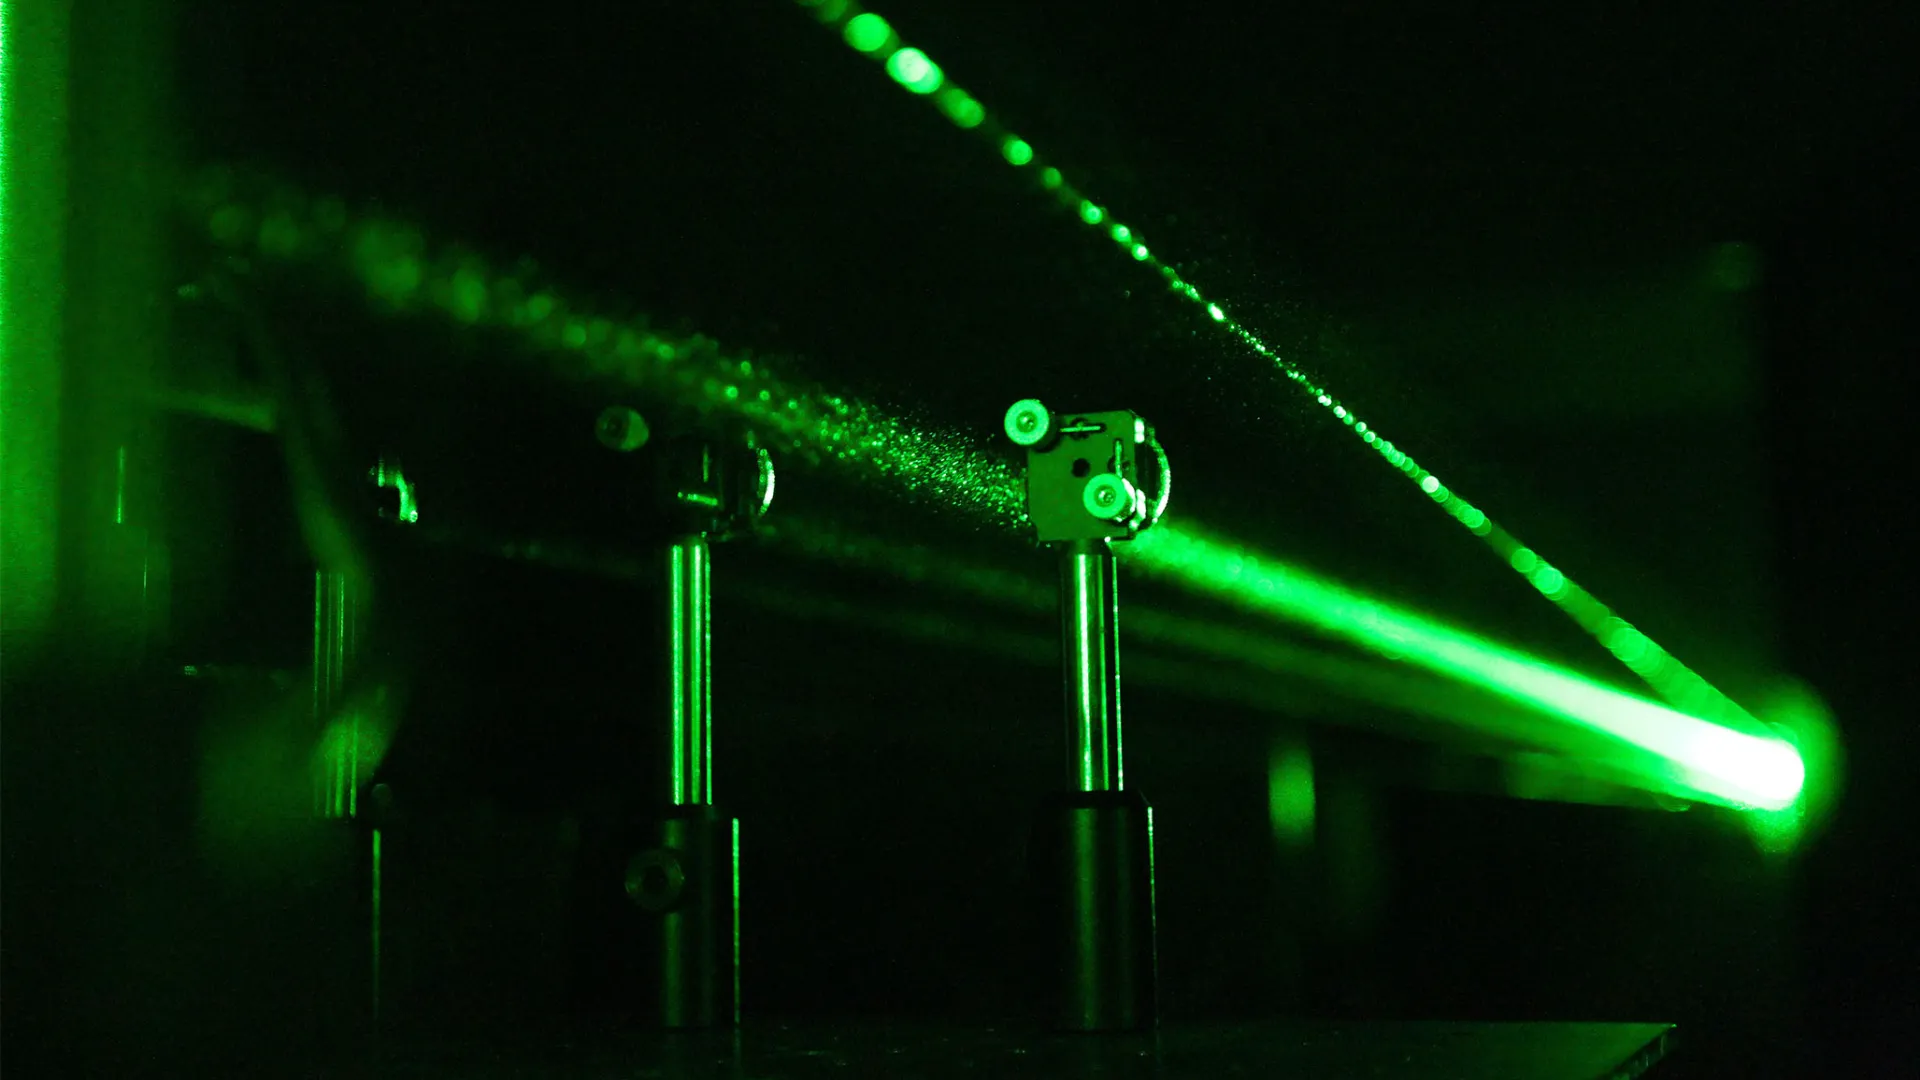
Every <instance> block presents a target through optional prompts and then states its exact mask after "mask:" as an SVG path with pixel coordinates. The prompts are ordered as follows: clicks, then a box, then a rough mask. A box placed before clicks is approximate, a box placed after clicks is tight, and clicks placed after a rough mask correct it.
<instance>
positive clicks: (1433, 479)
mask: <svg viewBox="0 0 1920 1080" xmlns="http://www.w3.org/2000/svg"><path fill="white" fill-rule="evenodd" d="M1420 490H1421V491H1424V492H1426V493H1427V494H1429V495H1431V494H1433V493H1434V492H1436V491H1439V490H1440V478H1439V477H1437V476H1429V477H1427V478H1426V479H1425V480H1422V481H1420Z"/></svg>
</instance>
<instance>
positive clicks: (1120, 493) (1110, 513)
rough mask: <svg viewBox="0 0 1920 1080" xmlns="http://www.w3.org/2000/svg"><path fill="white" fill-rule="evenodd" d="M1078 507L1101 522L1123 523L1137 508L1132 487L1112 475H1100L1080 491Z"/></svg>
mask: <svg viewBox="0 0 1920 1080" xmlns="http://www.w3.org/2000/svg"><path fill="white" fill-rule="evenodd" d="M1080 505H1082V506H1084V507H1086V508H1087V513H1089V514H1092V515H1093V516H1094V517H1097V518H1099V519H1100V520H1101V521H1125V520H1127V519H1128V518H1130V517H1132V516H1133V514H1134V511H1135V510H1137V509H1138V508H1139V501H1138V497H1137V496H1136V495H1135V493H1134V490H1133V485H1132V484H1129V483H1127V482H1126V480H1125V479H1123V478H1121V477H1118V476H1115V475H1114V474H1112V473H1101V474H1100V475H1099V476H1096V477H1094V478H1093V479H1091V480H1089V481H1087V486H1086V487H1084V488H1082V489H1080Z"/></svg>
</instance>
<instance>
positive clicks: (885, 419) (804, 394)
mask: <svg viewBox="0 0 1920 1080" xmlns="http://www.w3.org/2000/svg"><path fill="white" fill-rule="evenodd" d="M868 33H869V34H871V33H873V31H868ZM863 40H864V39H863ZM186 202H187V204H188V205H187V210H188V213H190V214H192V215H195V216H197V217H198V219H199V220H200V221H202V222H204V223H205V227H206V231H207V234H208V235H209V236H210V237H211V238H212V239H213V240H214V242H215V243H216V244H217V245H219V246H220V247H221V248H223V249H224V250H226V251H228V252H231V253H233V254H236V255H245V256H249V257H253V258H258V259H261V260H263V261H269V262H274V263H279V264H292V265H299V266H303V267H306V268H309V269H313V270H317V271H320V272H322V273H332V274H336V275H341V276H344V277H346V278H348V279H349V280H351V281H353V282H355V283H357V284H358V285H359V286H360V287H361V288H362V289H364V291H365V293H366V295H367V298H368V300H369V301H371V302H372V303H373V304H374V305H376V306H377V307H379V308H381V309H383V310H386V311H389V312H393V313H396V314H400V313H406V312H427V313H432V314H437V315H440V316H442V317H445V318H447V319H449V320H450V321H452V322H453V323H454V324H456V325H458V326H461V327H467V328H473V329H480V330H489V331H494V332H500V333H505V334H507V335H510V336H512V337H513V338H515V339H517V340H519V341H520V342H521V343H523V344H525V345H528V346H531V349H530V350H529V355H530V356H533V357H538V358H539V359H540V360H541V361H542V362H543V363H544V364H545V365H546V366H547V368H548V370H549V371H550V372H551V373H553V374H555V375H558V376H560V377H562V378H566V379H570V380H572V381H577V382H592V383H603V384H607V385H609V386H614V387H618V386H627V387H634V388H638V389H641V390H647V391H654V392H657V393H658V394H659V396H661V397H663V398H666V399H668V400H670V401H673V402H675V403H677V404H679V405H680V406H682V407H685V408H689V409H691V410H693V411H695V412H696V413H698V414H700V415H701V416H703V417H710V418H715V419H723V420H728V421H733V422H739V423H742V424H744V425H746V426H747V427H749V428H750V429H751V430H753V431H754V432H755V433H756V434H757V435H758V436H759V437H760V438H761V439H762V440H763V445H766V446H767V447H768V448H770V449H774V450H779V451H782V452H785V453H788V454H791V455H793V456H795V457H798V458H800V459H803V460H807V461H810V462H814V463H818V464H823V465H826V466H829V467H834V466H843V467H849V468H854V469H858V470H861V471H863V472H864V473H865V474H866V475H868V476H870V477H874V478H878V479H880V480H882V481H884V482H886V483H888V484H889V485H890V486H892V487H893V488H895V489H896V490H897V491H899V492H901V493H903V494H905V495H906V496H908V497H909V498H912V499H915V500H916V501H918V502H921V503H923V504H926V505H930V506H936V507H941V508H950V509H955V510H958V511H960V512H961V513H963V514H965V515H968V516H970V517H972V518H973V519H974V520H976V521H979V522H982V523H986V524H991V525H994V526H1013V525H1018V524H1020V523H1021V522H1023V521H1025V519H1026V508H1025V494H1024V491H1023V489H1022V486H1021V483H1020V480H1019V477H1018V476H1017V475H1016V474H1015V472H1014V470H1013V468H1012V466H1010V465H1009V464H1008V463H1007V462H1006V460H1005V459H1004V458H1003V457H1001V456H997V455H994V454H990V453H986V452H984V451H982V450H981V449H980V448H979V447H978V445H977V439H976V438H975V437H974V435H973V434H971V433H962V432H957V431H943V430H939V429H936V428H930V427H927V426H924V425H918V424H914V423H910V422H909V421H908V420H906V419H904V418H902V417H899V416H895V415H891V414H889V413H887V412H885V411H883V410H881V409H879V408H876V407H874V406H872V405H868V404H865V403H863V402H859V401H855V400H852V399H849V398H846V397H843V396H840V395H838V394H834V393H831V392H828V391H826V390H824V389H822V388H820V387H817V386H811V385H806V384H802V383H797V382H791V381H787V380H782V379H780V378H777V377H776V376H775V375H774V374H773V373H772V372H771V371H770V370H769V369H768V368H767V366H766V365H765V364H758V365H756V364H755V363H754V361H753V360H752V359H751V358H750V357H749V356H747V355H745V354H740V353H735V352H730V351H728V350H725V349H723V348H721V346H720V345H719V343H718V342H715V341H714V340H713V339H711V338H708V337H705V336H702V335H698V334H694V335H682V334H671V333H667V332H664V331H660V330H656V329H654V328H653V327H651V326H650V325H649V324H648V323H647V321H646V320H645V319H641V318H632V317H619V316H615V315H613V314H610V313H607V312H602V311H596V310H594V309H593V308H592V307H590V306H588V305H587V304H586V303H584V302H582V301H581V300H579V299H577V298H575V297H574V296H572V295H570V294H569V293H568V292H567V291H566V290H564V289H563V288H561V287H560V286H558V285H556V284H554V283H553V282H551V281H548V280H547V279H546V278H545V276H543V275H542V274H540V273H539V272H538V270H537V269H535V268H534V267H533V266H532V264H531V263H525V262H523V263H520V264H516V265H513V266H506V267H502V266H499V265H496V264H494V263H492V262H490V261H488V260H487V259H485V258H483V257H482V256H480V255H479V254H477V253H475V252H473V251H471V250H469V249H466V248H463V247H461V246H459V245H455V244H448V243H441V242H436V241H433V240H430V239H429V238H428V237H427V236H426V234H425V233H423V232H422V231H421V230H420V229H419V228H417V227H415V226H413V225H409V224H406V223H404V222H400V221H395V220H392V219H388V218H383V217H378V216H370V215H357V214H353V213H351V212H349V210H348V209H347V207H346V204H345V203H344V202H342V201H341V200H338V199H331V198H315V197H312V196H309V195H308V194H306V193H305V192H302V191H300V190H298V189H297V188H295V187H293V186H291V185H287V184H281V183H275V182H273V181H271V180H267V179H265V178H262V177H254V176H244V175H241V174H238V173H236V172H234V171H232V170H229V169H224V168H214V169H209V170H207V171H206V172H205V173H204V174H203V175H202V176H201V177H200V178H199V180H198V182H197V183H195V184H193V185H191V187H190V189H189V190H188V192H187V195H186Z"/></svg>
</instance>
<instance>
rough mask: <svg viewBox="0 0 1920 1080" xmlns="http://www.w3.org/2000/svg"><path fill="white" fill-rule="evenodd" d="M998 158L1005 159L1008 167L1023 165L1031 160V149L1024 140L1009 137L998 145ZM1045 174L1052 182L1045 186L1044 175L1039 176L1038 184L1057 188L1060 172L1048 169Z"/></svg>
mask: <svg viewBox="0 0 1920 1080" xmlns="http://www.w3.org/2000/svg"><path fill="white" fill-rule="evenodd" d="M1000 156H1001V157H1004V158H1006V159H1007V164H1009V165H1025V164H1026V163H1027V162H1029V161H1032V160H1033V147H1031V146H1028V145H1027V141H1026V140H1025V139H1017V138H1014V137H1013V136H1011V135H1009V136H1007V141H1006V142H1003V143H1001V144H1000ZM1046 172H1047V173H1051V174H1052V180H1053V182H1052V183H1051V184H1047V179H1048V178H1047V176H1046V175H1045V174H1042V175H1041V177H1040V182H1041V183H1043V184H1047V186H1048V187H1053V186H1057V185H1058V184H1059V183H1060V170H1058V169H1048V170H1046Z"/></svg>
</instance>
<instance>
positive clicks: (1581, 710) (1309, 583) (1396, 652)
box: [1128, 524, 1806, 810]
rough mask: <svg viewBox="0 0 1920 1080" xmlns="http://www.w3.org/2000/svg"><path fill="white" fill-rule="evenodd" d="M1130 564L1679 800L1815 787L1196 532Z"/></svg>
mask: <svg viewBox="0 0 1920 1080" xmlns="http://www.w3.org/2000/svg"><path fill="white" fill-rule="evenodd" d="M1128 554H1129V555H1130V558H1129V560H1128V561H1129V562H1130V563H1131V564H1132V565H1133V566H1135V567H1138V568H1139V569H1141V570H1142V571H1144V572H1146V573H1149V574H1158V575H1166V576H1170V577H1173V578H1175V579H1177V580H1178V581H1180V582H1182V583H1183V584H1186V585H1189V586H1192V587H1197V588H1201V589H1204V590H1206V591H1210V592H1213V593H1215V594H1217V595H1219V596H1220V597H1222V598H1223V599H1226V600H1228V601H1230V602H1232V603H1235V604H1238V605H1240V606H1242V607H1245V608H1248V609H1250V610H1254V611H1259V612H1262V613H1264V614H1269V615H1274V616H1277V617H1279V618H1283V619H1286V620H1289V621H1292V622H1298V623H1301V624H1303V625H1306V626H1309V627H1312V628H1314V629H1315V630H1318V631H1319V632H1321V633H1324V634H1327V635H1329V636H1331V637H1334V638H1338V639H1341V640H1345V641H1348V642H1350V643H1352V644H1355V645H1359V646H1361V647H1363V648H1366V649H1370V650H1373V651H1376V652H1380V653H1382V654H1385V655H1388V656H1391V657H1394V658H1397V659H1400V660H1402V661H1404V662H1406V663H1409V664H1413V665H1416V666H1419V667H1422V668H1425V669H1427V670H1429V671H1432V672H1435V673H1436V674H1441V675H1444V676H1446V677H1448V678H1452V679H1457V680H1459V681H1461V682H1464V683H1467V684H1469V685H1472V686H1477V687H1480V688H1481V689H1484V690H1487V691H1489V692H1491V693H1494V694H1497V695H1500V696H1502V697H1506V698H1509V699H1511V700H1513V701H1516V702H1519V703H1522V704H1525V705H1529V706H1532V707H1535V708H1538V709H1542V710H1544V711H1547V712H1549V713H1551V714H1552V715H1554V716H1557V717H1558V718H1559V719H1561V720H1564V721H1566V722H1568V723H1570V724H1574V725H1577V726H1580V727H1583V728H1585V729H1587V730H1589V731H1591V732H1594V733H1597V734H1600V735H1603V736H1606V737H1607V738H1609V739H1610V740H1612V742H1613V744H1614V745H1615V746H1616V748H1617V750H1618V754H1617V760H1616V761H1615V762H1613V764H1615V765H1617V766H1619V767H1621V768H1625V769H1630V770H1632V771H1634V772H1636V773H1638V774H1640V775H1642V776H1645V777H1647V778H1649V779H1650V780H1654V781H1656V782H1664V783H1668V784H1671V785H1673V788H1674V789H1677V790H1682V791H1686V792H1690V793H1693V794H1695V795H1698V796H1704V797H1709V798H1713V799H1716V800H1718V801H1723V802H1729V803H1733V804H1737V805H1742V806H1754V807H1760V808H1763V809H1770V810H1771V809H1780V808H1782V807H1786V806H1790V805H1792V803H1793V802H1794V800H1795V798H1796V797H1797V796H1798V795H1799V793H1800V789H1801V787H1802V786H1803V784H1804V783H1805V780H1806V767H1805V763H1804V762H1803V761H1802V760H1801V758H1800V755H1799V753H1798V751H1796V750H1795V749H1794V747H1793V744H1792V743H1790V742H1788V741H1786V740H1784V739H1781V738H1778V737H1776V736H1773V735H1771V734H1761V733H1760V732H1765V731H1767V730H1768V729H1766V728H1765V727H1764V726H1763V725H1760V724H1759V722H1758V721H1753V729H1752V731H1744V730H1736V729H1735V728H1733V727H1729V726H1725V725H1722V724H1719V723H1715V722H1713V721H1711V720H1708V719H1703V718H1700V717H1698V716H1691V715H1688V714H1686V713H1683V712H1680V711H1677V710H1675V709H1672V708H1668V707H1666V706H1663V705H1658V704H1655V703H1654V702H1651V701H1648V700H1645V699H1643V698H1638V697H1635V696H1633V695H1630V694H1627V693H1624V692H1622V691H1619V690H1616V689H1614V688H1612V687H1609V686H1605V685H1603V684H1601V683H1597V682H1594V681H1593V680H1591V679H1588V678H1586V677H1584V676H1581V675H1579V674H1577V673H1574V672H1571V671H1567V670H1564V669H1560V668H1556V667H1554V666H1552V665H1550V664H1548V663H1546V662H1544V661H1541V660H1539V659H1538V658H1535V657H1531V656H1528V655H1526V654H1525V653H1523V652H1520V651H1519V650H1516V649H1513V648H1511V647H1508V646H1505V645H1500V644H1497V643H1495V642H1493V641H1491V640H1488V639H1485V638H1481V637H1479V636H1477V635H1474V634H1471V633H1468V632H1465V631H1461V630H1458V629H1455V628H1453V627H1449V626H1447V625H1445V624H1443V623H1440V622H1438V621H1436V620H1433V619H1430V618H1427V617H1425V616H1422V615H1418V614H1415V613H1413V612H1411V611H1407V610H1404V609H1401V608H1398V607H1395V606H1394V605H1391V604H1388V603H1386V602H1384V601H1381V600H1378V599H1375V598H1372V597H1368V596H1366V595H1364V594H1361V593H1358V592H1355V591H1353V590H1350V589H1347V588H1344V587H1341V586H1339V585H1336V584H1333V583H1331V582H1328V581H1326V580H1324V579H1319V578H1316V577H1313V576H1311V575H1308V574H1304V573H1302V572H1300V571H1298V570H1296V569H1294V568H1292V567H1288V566H1286V565H1285V564H1283V563H1280V562H1278V561H1276V560H1272V559H1268V558H1265V557H1262V556H1259V555H1255V554H1252V553H1250V552H1248V551H1246V550H1245V549H1243V548H1241V547H1239V546H1237V545H1234V544H1231V543H1227V542H1223V541H1220V540H1215V539H1210V538H1207V537H1204V536H1202V535H1200V534H1198V533H1197V532H1195V531H1193V530H1191V529H1182V528H1180V527H1178V526H1170V525H1167V524H1162V525H1161V526H1160V527H1159V528H1157V529H1155V530H1153V531H1152V532H1148V533H1146V534H1144V535H1142V536H1141V538H1140V539H1139V540H1136V541H1135V542H1134V543H1133V544H1132V545H1131V546H1130V548H1129V549H1128Z"/></svg>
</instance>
